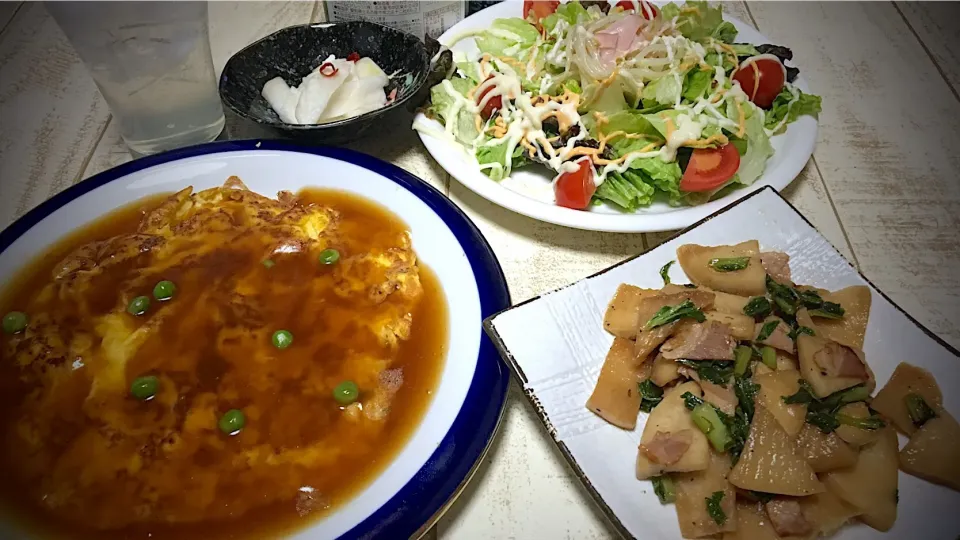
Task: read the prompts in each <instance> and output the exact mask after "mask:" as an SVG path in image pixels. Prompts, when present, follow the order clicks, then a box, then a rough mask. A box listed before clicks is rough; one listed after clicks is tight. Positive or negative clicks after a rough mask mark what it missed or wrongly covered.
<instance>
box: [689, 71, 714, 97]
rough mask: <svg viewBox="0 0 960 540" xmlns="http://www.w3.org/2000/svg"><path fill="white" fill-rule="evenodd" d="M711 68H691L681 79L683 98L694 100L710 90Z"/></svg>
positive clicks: (711, 80)
mask: <svg viewBox="0 0 960 540" xmlns="http://www.w3.org/2000/svg"><path fill="white" fill-rule="evenodd" d="M713 75H714V73H713V70H712V69H691V70H690V71H689V72H687V76H686V78H685V79H684V81H683V94H682V95H683V99H686V100H687V101H696V100H697V98H699V97H701V96H703V95H704V94H706V93H707V91H709V90H710V83H712V82H713Z"/></svg>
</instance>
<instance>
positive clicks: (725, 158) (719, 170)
mask: <svg viewBox="0 0 960 540" xmlns="http://www.w3.org/2000/svg"><path fill="white" fill-rule="evenodd" d="M739 168H740V153H739V152H737V148H736V147H735V146H734V145H733V144H729V143H728V144H725V145H723V146H721V147H720V148H697V149H695V150H694V151H693V154H692V155H691V156H690V162H689V163H687V170H685V171H683V178H681V179H680V190H681V191H688V192H690V191H710V190H713V189H717V188H718V187H720V186H722V185H723V183H724V182H726V181H727V180H729V179H730V178H732V177H733V175H735V174H737V169H739Z"/></svg>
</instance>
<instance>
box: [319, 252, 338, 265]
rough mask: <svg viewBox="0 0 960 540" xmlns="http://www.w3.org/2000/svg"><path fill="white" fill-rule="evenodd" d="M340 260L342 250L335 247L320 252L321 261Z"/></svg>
mask: <svg viewBox="0 0 960 540" xmlns="http://www.w3.org/2000/svg"><path fill="white" fill-rule="evenodd" d="M339 260H340V252H339V251H337V250H335V249H325V250H323V251H321V252H320V262H322V263H323V264H333V263H335V262H337V261H339Z"/></svg>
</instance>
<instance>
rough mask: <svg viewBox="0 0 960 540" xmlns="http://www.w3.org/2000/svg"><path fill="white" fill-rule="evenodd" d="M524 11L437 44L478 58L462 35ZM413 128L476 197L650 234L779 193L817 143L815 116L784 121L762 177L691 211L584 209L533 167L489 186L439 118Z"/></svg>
mask: <svg viewBox="0 0 960 540" xmlns="http://www.w3.org/2000/svg"><path fill="white" fill-rule="evenodd" d="M522 6H523V2H521V1H519V0H515V1H514V0H508V1H505V2H502V3H499V4H495V5H493V6H491V7H489V8H486V9H484V10H482V11H480V12H478V13H475V14H473V15H471V16H470V17H467V18H466V19H464V20H463V21H461V22H460V23H459V24H457V25H455V26H454V27H452V28H450V29H449V30H448V31H447V32H445V33H444V34H443V35H442V36H441V37H440V42H441V43H442V44H444V45H448V44H450V43H453V46H452V47H451V50H452V51H453V52H454V54H458V53H472V54H476V53H477V52H478V51H479V49H478V47H477V45H476V40H475V39H474V37H466V38H464V39H460V38H461V37H463V36H464V35H468V34H470V33H476V32H479V31H483V30H488V29H490V28H491V27H492V25H493V22H494V20H496V19H501V18H511V17H514V18H518V17H522V15H521V13H522ZM723 18H724V20H726V21H728V22H730V23H731V24H733V25H734V27H736V29H737V31H738V35H737V37H736V40H735V41H736V42H737V43H749V44H753V45H760V44H768V43H775V42H774V41H772V40H770V39H768V38H767V37H765V36H763V35H762V34H760V33H759V32H757V31H756V30H754V29H753V28H751V27H750V26H749V25H747V24H746V23H744V22H743V21H740V20H737V19H736V18H733V17H730V16H727V15H724V16H723ZM801 75H802V71H801ZM794 86H795V87H796V88H797V89H799V90H800V91H802V92H807V90H808V87H807V84H806V82H805V81H804V80H803V77H802V76H800V77H797V78H796V79H795V81H794ZM414 126H415V127H416V129H417V130H418V132H419V134H420V138H421V139H422V140H423V144H424V146H426V148H427V151H428V152H430V154H431V155H432V156H433V157H434V159H436V160H437V162H438V163H439V164H440V165H441V166H442V167H443V168H444V169H445V170H446V171H447V172H448V173H450V175H451V176H453V177H454V178H456V179H457V180H458V181H459V182H460V183H462V184H463V185H464V186H466V187H467V188H469V189H471V190H472V191H474V192H475V193H477V194H478V195H480V196H481V197H483V198H485V199H487V200H489V201H491V202H493V203H495V204H498V205H500V206H503V207H504V208H508V209H510V210H513V211H514V212H517V213H520V214H523V215H526V216H529V217H532V218H534V219H538V220H541V221H546V222H549V223H555V224H558V225H564V226H568V227H573V228H578V229H586V230H597V231H609V232H654V231H667V230H675V229H680V228H683V227H687V226H689V225H691V224H693V223H695V222H697V221H699V220H701V219H703V218H704V217H706V216H709V215H711V214H713V213H714V212H716V211H717V210H720V209H721V208H723V207H725V206H726V205H728V204H730V203H731V202H733V201H734V200H736V199H739V198H741V197H744V196H746V195H747V194H748V193H751V192H754V191H756V190H759V189H762V188H763V187H765V186H772V187H773V188H775V189H777V190H780V189H783V188H784V187H786V186H787V185H788V184H789V183H790V182H791V181H793V179H794V178H796V177H797V175H798V174H799V173H800V171H801V170H802V169H803V167H804V165H805V164H806V163H807V160H808V159H809V158H810V156H811V155H812V154H813V149H814V145H815V143H816V140H817V120H816V118H815V117H813V116H800V117H799V118H796V120H795V121H792V122H790V123H789V125H788V127H787V129H786V130H785V131H784V132H782V133H780V134H778V135H774V136H772V137H770V144H771V145H772V147H773V154H772V155H771V156H770V157H769V159H768V160H767V161H766V164H765V167H764V169H763V173H762V174H761V175H760V176H759V178H757V179H756V181H754V182H753V183H751V184H750V185H741V186H739V188H738V189H735V190H730V191H728V192H727V190H724V191H725V192H726V193H721V196H718V197H716V198H715V199H714V200H711V201H709V202H706V203H703V204H698V205H695V206H689V205H681V206H677V205H671V204H669V202H668V201H667V200H666V197H657V198H655V199H654V200H653V202H652V203H651V204H650V205H649V206H646V207H642V208H639V209H637V210H635V211H632V212H630V211H624V210H623V209H618V208H617V207H615V206H613V205H610V204H591V205H589V206H588V207H587V209H586V210H574V209H571V208H564V207H561V206H557V205H556V203H555V197H554V186H553V183H552V182H551V179H552V178H553V176H554V175H555V174H556V173H555V172H554V171H552V170H549V169H547V168H546V167H545V166H541V165H539V164H535V163H534V164H530V165H528V166H525V167H523V168H520V169H515V170H513V172H512V173H511V174H510V175H509V176H507V177H506V178H505V179H503V180H500V181H494V180H492V179H491V178H490V177H489V176H487V175H486V174H484V172H483V171H482V170H481V167H480V165H479V163H478V161H477V159H476V158H475V157H474V155H473V154H472V153H468V152H467V151H466V150H465V148H464V147H463V146H462V145H460V144H459V143H457V142H456V141H455V140H454V139H453V137H450V136H444V126H443V124H441V123H440V122H439V121H438V120H436V119H432V118H428V117H427V116H426V115H424V114H423V113H421V114H420V115H418V117H417V119H416V120H415V122H414ZM742 163H743V162H741V164H742ZM594 200H595V202H599V201H596V199H594Z"/></svg>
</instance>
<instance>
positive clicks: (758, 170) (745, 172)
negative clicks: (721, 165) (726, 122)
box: [737, 103, 773, 186]
mask: <svg viewBox="0 0 960 540" xmlns="http://www.w3.org/2000/svg"><path fill="white" fill-rule="evenodd" d="M743 106H744V108H745V113H746V114H745V116H746V122H745V124H744V128H745V129H744V131H745V133H744V138H746V140H747V151H746V152H745V153H744V154H743V156H742V157H741V158H740V168H739V169H737V181H738V182H739V183H741V184H743V185H746V186H749V185H750V184H752V183H754V182H756V180H757V178H760V175H761V174H763V169H764V168H765V167H766V165H767V159H769V158H770V156H772V155H773V146H772V145H771V144H770V137H768V136H767V132H766V131H764V130H763V121H762V120H761V115H760V113H759V112H758V111H757V109H756V106H754V105H753V104H748V103H744V105H743Z"/></svg>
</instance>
